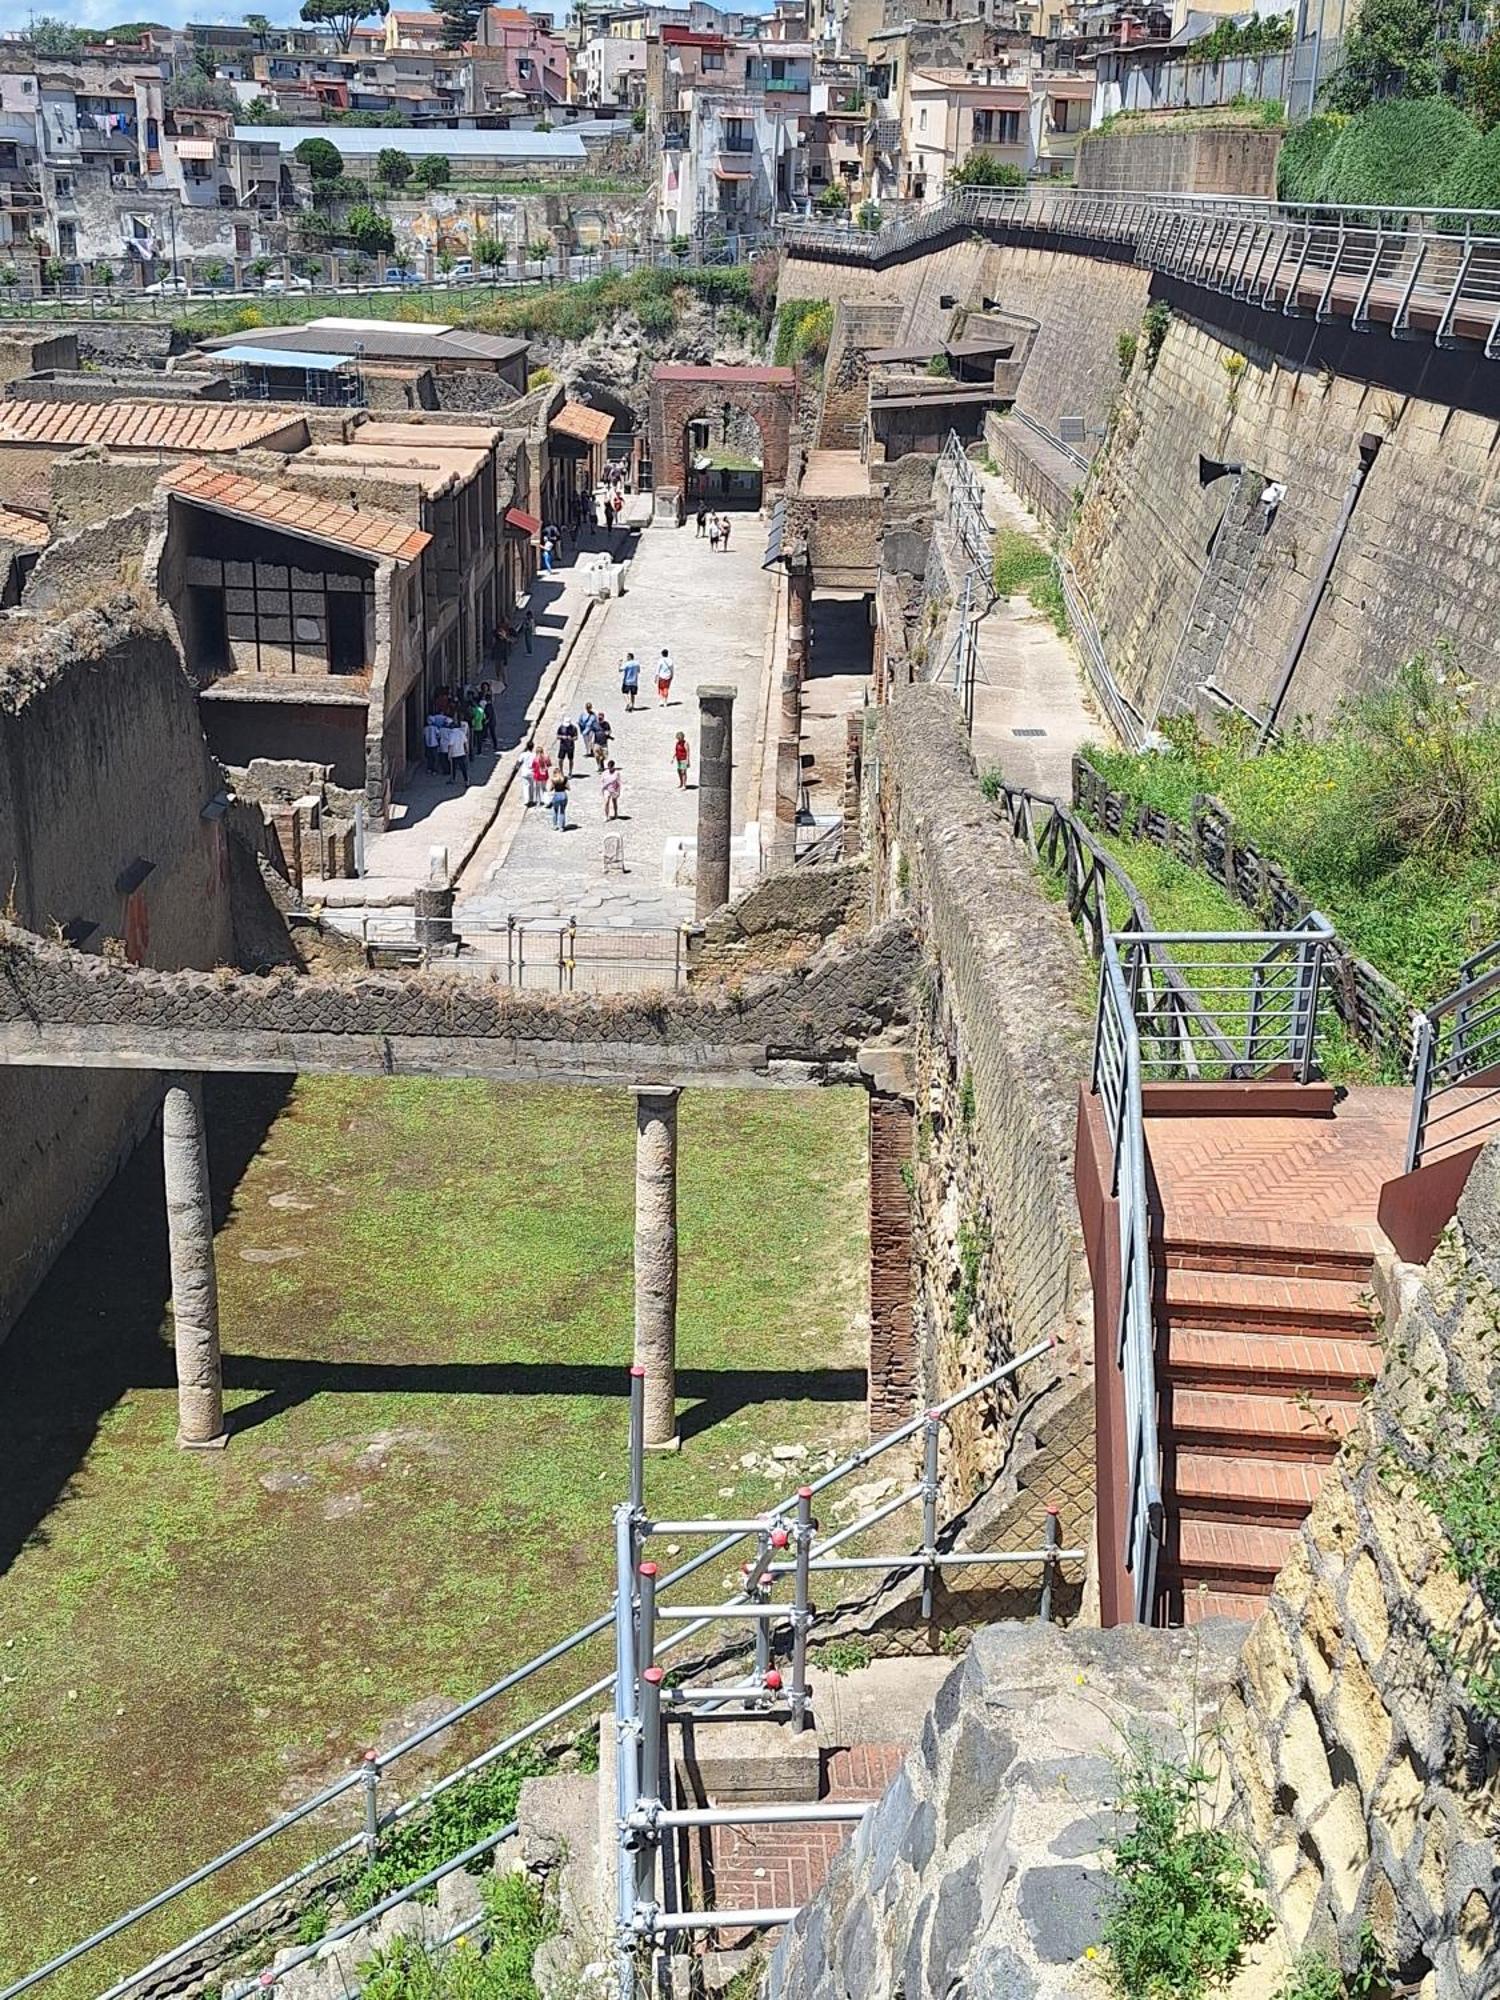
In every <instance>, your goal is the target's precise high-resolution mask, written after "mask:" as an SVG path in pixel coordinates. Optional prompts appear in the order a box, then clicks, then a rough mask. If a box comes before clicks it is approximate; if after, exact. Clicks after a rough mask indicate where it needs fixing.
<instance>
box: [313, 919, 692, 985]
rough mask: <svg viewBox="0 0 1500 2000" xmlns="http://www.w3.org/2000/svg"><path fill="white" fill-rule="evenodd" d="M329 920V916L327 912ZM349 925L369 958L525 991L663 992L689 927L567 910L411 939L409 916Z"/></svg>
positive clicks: (684, 966)
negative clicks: (612, 921) (586, 920)
mask: <svg viewBox="0 0 1500 2000" xmlns="http://www.w3.org/2000/svg"><path fill="white" fill-rule="evenodd" d="M335 920H336V919H335ZM349 929H350V931H351V933H352V935H354V936H357V937H358V938H359V940H360V942H361V943H362V944H363V946H364V948H365V956H366V958H367V959H368V960H369V962H370V963H371V964H372V965H382V964H384V965H390V964H410V965H422V966H431V967H437V968H440V969H442V970H444V971H448V972H464V973H472V974H474V975H475V976H476V977H482V978H486V979H489V980H492V981H497V982H499V983H500V984H502V985H505V986H509V987H513V988H514V989H515V990H516V991H517V992H522V991H524V992H528V993H655V992H662V991H666V992H671V991H675V990H676V989H677V988H678V987H681V986H684V985H686V983H687V976H688V959H689V938H690V931H691V926H689V925H677V926H675V927H671V928H668V927H667V926H665V925H662V926H657V927H654V928H646V927H642V926H635V925H624V924H621V925H618V926H607V925H598V924H595V925H588V924H580V923H579V922H578V921H577V919H576V918H573V917H554V918H531V919H521V918H517V917H511V918H509V919H507V921H506V922H505V923H504V924H496V925H486V924H471V923H467V922H465V921H464V919H463V918H462V917H460V918H458V919H456V920H455V922H454V924H453V926H452V932H451V935H449V934H448V932H447V928H446V926H445V927H444V928H443V934H442V935H441V936H440V937H438V938H437V939H435V940H424V939H419V938H418V936H417V934H416V929H415V927H414V920H413V918H412V917H411V916H410V915H403V916H400V917H396V916H370V915H368V914H363V915H361V916H360V917H359V919H358V920H357V922H356V923H355V924H353V925H351V926H349Z"/></svg>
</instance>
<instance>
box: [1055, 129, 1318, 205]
mask: <svg viewBox="0 0 1500 2000" xmlns="http://www.w3.org/2000/svg"><path fill="white" fill-rule="evenodd" d="M1285 137H1286V134H1285V133H1284V132H1281V131H1272V130H1268V129H1266V128H1265V127H1263V126H1243V125H1241V126H1236V125H1210V126H1205V127H1203V128H1202V129H1200V130H1199V131H1196V132H1183V131H1180V130H1173V129H1172V125H1171V123H1170V122H1169V120H1164V121H1163V123H1162V125H1161V126H1139V125H1138V126H1127V127H1125V128H1124V129H1123V130H1116V131H1111V132H1086V133H1085V134H1084V136H1083V138H1082V140H1081V141H1080V142H1079V147H1078V155H1077V160H1076V163H1075V166H1074V170H1073V178H1074V180H1075V182H1076V183H1077V185H1078V186H1079V187H1081V188H1103V189H1110V190H1113V189H1120V188H1128V189H1132V190H1133V189H1139V188H1152V189H1154V190H1155V191H1156V192H1157V193H1159V194H1239V195H1249V196H1254V197H1256V198H1259V199H1263V200H1268V201H1269V200H1274V198H1275V195H1276V156H1277V154H1278V153H1279V152H1280V151H1281V142H1282V140H1283V139H1284V138H1285Z"/></svg>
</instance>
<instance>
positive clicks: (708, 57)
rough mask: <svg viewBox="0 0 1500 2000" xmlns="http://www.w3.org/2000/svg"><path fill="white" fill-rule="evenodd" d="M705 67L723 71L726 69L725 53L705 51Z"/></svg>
mask: <svg viewBox="0 0 1500 2000" xmlns="http://www.w3.org/2000/svg"><path fill="white" fill-rule="evenodd" d="M703 67H704V68H705V69H722V68H723V67H724V51H723V50H722V49H705V50H704V51H703Z"/></svg>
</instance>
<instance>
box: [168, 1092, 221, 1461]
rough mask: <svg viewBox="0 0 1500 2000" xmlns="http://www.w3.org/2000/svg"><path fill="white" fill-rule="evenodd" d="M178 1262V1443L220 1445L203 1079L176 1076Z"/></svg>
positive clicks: (172, 1100) (171, 1142) (171, 1187)
mask: <svg viewBox="0 0 1500 2000" xmlns="http://www.w3.org/2000/svg"><path fill="white" fill-rule="evenodd" d="M161 1132H162V1160H163V1164H164V1167H165V1170H166V1184H167V1242H168V1246H169V1248H170V1251H171V1259H172V1325H173V1337H174V1341H175V1344H176V1349H177V1442H178V1443H179V1444H180V1445H186V1446H202V1445H221V1444H223V1443H224V1442H225V1433H224V1372H223V1367H222V1365H221V1363H220V1359H219V1282H218V1278H217V1276H216V1274H215V1271H214V1216H213V1202H212V1200H211V1198H210V1195H209V1186H208V1147H207V1143H206V1141H205V1136H204V1129H203V1079H202V1078H201V1077H200V1076H196V1075H189V1074H183V1075H176V1076H173V1077H172V1078H171V1079H170V1080H169V1082H168V1084H167V1094H166V1097H165V1099H164V1100H163V1103H162V1114H161Z"/></svg>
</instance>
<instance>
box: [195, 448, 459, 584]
mask: <svg viewBox="0 0 1500 2000" xmlns="http://www.w3.org/2000/svg"><path fill="white" fill-rule="evenodd" d="M162 485H163V486H164V487H165V488H166V490H167V491H168V492H169V493H175V494H176V495H177V496H178V497H179V499H183V500H191V501H192V502H193V503H194V505H195V506H200V507H212V508H213V509H214V510H215V511H216V512H218V513H221V514H236V515H238V516H240V517H241V518H242V519H244V520H248V521H259V522H260V523H261V525H262V526H263V527H267V528H279V529H281V530H282V531H283V532H284V533H286V534H289V535H300V536H302V537H303V538H304V539H305V540H307V541H314V542H332V543H333V544H334V545H335V547H337V548H341V549H349V550H351V551H352V552H353V553H354V554H355V555H362V556H386V557H389V558H390V560H391V561H392V562H412V561H414V560H415V559H416V557H418V556H419V555H420V554H421V553H422V551H423V549H425V548H426V546H427V544H428V543H429V542H430V541H431V540H432V537H431V535H428V534H425V533H424V532H423V531H422V530H421V529H420V528H413V527H411V526H409V525H408V523H407V522H405V521H398V520H397V519H396V518H395V517H394V515H391V514H377V513H373V512H371V511H368V510H367V509H365V508H360V509H358V510H357V511H356V509H354V508H352V507H340V506H338V505H337V504H336V503H335V502H333V501H331V500H324V499H322V498H320V497H319V496H318V495H316V494H313V493H299V492H297V491H296V490H295V489H294V488H293V487H290V486H273V485H271V484H270V482H269V481H268V480H264V479H246V478H245V477H244V476H243V475H242V474H240V473H238V472H223V471H221V470H220V469H219V468H218V467H217V466H212V465H202V464H197V465H179V466H178V467H177V468H176V470H175V471H173V472H169V473H168V474H167V476H166V478H165V479H164V480H163V481H162Z"/></svg>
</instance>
